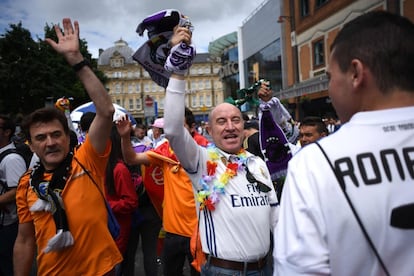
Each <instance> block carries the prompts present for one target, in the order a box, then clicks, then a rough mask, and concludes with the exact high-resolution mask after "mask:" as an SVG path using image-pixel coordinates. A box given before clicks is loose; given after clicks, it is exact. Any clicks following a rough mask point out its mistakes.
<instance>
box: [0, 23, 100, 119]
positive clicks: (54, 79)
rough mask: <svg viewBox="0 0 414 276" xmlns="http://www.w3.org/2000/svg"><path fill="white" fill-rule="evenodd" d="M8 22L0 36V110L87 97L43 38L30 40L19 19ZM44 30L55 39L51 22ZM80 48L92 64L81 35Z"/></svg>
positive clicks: (23, 109) (12, 111)
mask: <svg viewBox="0 0 414 276" xmlns="http://www.w3.org/2000/svg"><path fill="white" fill-rule="evenodd" d="M9 26H10V29H9V30H7V31H6V33H5V34H4V35H3V36H2V37H1V38H0V91H1V94H0V113H6V114H17V113H22V114H23V115H25V114H29V113H30V112H32V111H33V110H35V109H37V108H40V107H43V106H44V105H45V103H46V101H47V99H52V101H53V102H54V101H55V100H56V99H58V98H60V97H62V96H66V97H72V98H74V101H73V102H72V106H78V105H80V104H81V103H85V102H87V101H89V97H88V96H87V93H86V91H85V90H84V88H83V86H82V84H81V82H80V81H79V80H78V78H77V77H76V74H75V73H74V72H73V70H72V68H70V66H68V64H67V62H66V61H65V60H64V58H63V57H62V56H61V55H59V54H57V53H56V52H55V51H54V50H53V49H52V47H50V46H49V45H48V44H47V43H46V42H45V40H44V39H40V38H37V41H34V40H33V39H32V36H31V34H30V32H29V31H28V30H26V29H24V28H22V24H21V22H20V23H19V24H17V25H14V24H10V25H9ZM44 31H45V37H49V38H52V39H54V40H55V41H57V37H56V34H55V31H54V28H53V24H52V25H51V26H49V25H48V24H46V26H45V28H44ZM80 50H81V53H82V54H83V56H84V57H85V58H86V59H89V60H90V61H91V64H92V67H93V68H96V61H95V60H92V58H91V54H90V53H89V52H88V49H87V42H86V41H85V40H84V39H81V40H80ZM95 73H96V74H97V75H98V77H99V78H100V79H101V81H103V82H105V81H106V79H105V77H104V74H103V73H102V72H100V71H97V70H96V69H95Z"/></svg>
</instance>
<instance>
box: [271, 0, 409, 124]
mask: <svg viewBox="0 0 414 276" xmlns="http://www.w3.org/2000/svg"><path fill="white" fill-rule="evenodd" d="M372 10H387V11H390V12H393V13H397V14H401V15H404V16H406V17H408V18H410V19H411V20H414V0H358V1H353V0H341V1H337V0H282V3H281V15H280V16H279V19H278V22H279V23H280V24H281V25H282V26H283V30H282V49H283V55H282V57H283V60H282V64H283V65H284V66H283V71H284V73H285V79H286V82H285V84H286V85H284V86H283V89H281V90H280V91H276V96H277V97H278V98H279V99H281V100H282V101H284V102H285V103H287V104H288V106H289V107H290V109H291V110H294V113H295V115H296V116H295V117H296V118H299V119H300V118H303V117H304V116H308V115H316V116H321V117H326V116H332V115H333V116H336V114H335V110H334V109H333V107H332V104H331V102H330V99H329V96H328V91H327V88H328V79H327V77H326V69H327V65H328V57H329V54H330V45H331V43H332V42H333V40H334V39H335V37H336V34H337V33H338V32H339V30H340V29H341V28H342V26H343V25H344V24H346V23H347V22H349V21H351V20H352V19H354V18H355V17H357V16H359V15H361V14H363V13H366V12H368V11H372Z"/></svg>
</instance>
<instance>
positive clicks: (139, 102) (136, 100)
mask: <svg viewBox="0 0 414 276" xmlns="http://www.w3.org/2000/svg"><path fill="white" fill-rule="evenodd" d="M135 108H136V109H138V110H141V109H142V101H141V99H139V98H138V99H135Z"/></svg>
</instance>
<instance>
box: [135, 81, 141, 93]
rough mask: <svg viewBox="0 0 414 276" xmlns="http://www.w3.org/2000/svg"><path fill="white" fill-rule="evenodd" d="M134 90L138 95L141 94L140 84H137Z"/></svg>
mask: <svg viewBox="0 0 414 276" xmlns="http://www.w3.org/2000/svg"><path fill="white" fill-rule="evenodd" d="M135 90H136V91H137V92H138V93H139V92H141V84H140V83H137V85H136V86H135Z"/></svg>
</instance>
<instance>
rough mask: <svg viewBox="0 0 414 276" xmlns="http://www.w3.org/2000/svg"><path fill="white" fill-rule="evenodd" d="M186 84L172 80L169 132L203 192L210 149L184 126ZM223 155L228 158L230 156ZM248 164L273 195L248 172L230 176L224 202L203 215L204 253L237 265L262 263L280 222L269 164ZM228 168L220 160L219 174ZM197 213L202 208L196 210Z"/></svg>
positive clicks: (256, 161) (256, 159) (167, 120)
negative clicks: (249, 178)
mask: <svg viewBox="0 0 414 276" xmlns="http://www.w3.org/2000/svg"><path fill="white" fill-rule="evenodd" d="M184 91H185V81H179V80H176V79H170V82H169V84H168V87H167V93H166V99H165V102H164V103H165V109H164V112H165V114H164V115H165V116H164V120H165V123H164V131H165V133H166V135H167V138H168V140H169V142H170V145H171V147H172V149H173V150H174V152H175V154H176V155H177V157H178V159H179V160H180V163H181V165H182V166H183V167H184V168H185V169H186V170H187V172H188V173H189V176H190V178H191V180H192V183H193V188H194V192H195V193H196V192H197V190H198V189H199V187H200V186H199V180H200V178H201V177H202V175H203V174H204V175H206V174H207V169H206V161H207V159H208V155H207V149H206V148H204V147H201V146H198V145H197V144H196V142H195V141H194V139H193V138H192V137H191V135H190V133H189V132H188V131H187V130H186V129H185V128H184V103H185V94H184ZM220 155H221V156H223V157H225V158H227V155H228V154H226V153H224V152H222V151H220ZM247 156H248V157H251V159H249V162H248V167H249V170H250V172H251V173H252V174H253V175H254V176H255V177H256V179H258V180H260V181H262V182H263V183H264V184H266V185H267V186H268V187H271V188H272V189H271V191H270V192H268V193H264V192H260V191H259V190H258V189H256V188H254V187H253V186H254V185H252V184H250V183H249V182H248V181H247V178H246V172H245V170H240V171H238V173H237V176H235V177H234V178H231V179H230V181H229V183H228V184H227V185H226V187H225V194H224V195H223V194H220V197H219V198H220V201H219V202H218V203H217V204H216V206H215V207H216V209H215V210H214V211H207V210H206V209H205V211H202V212H201V214H200V225H199V231H200V239H201V242H202V247H203V251H204V252H205V253H207V254H211V255H213V256H215V257H218V258H221V259H226V260H234V261H257V260H258V259H260V258H263V257H264V256H265V255H266V254H267V253H268V251H269V249H270V235H271V232H270V231H271V230H272V229H273V228H274V227H275V225H276V223H277V219H278V214H277V212H278V209H279V208H278V202H277V198H276V192H275V191H274V189H273V185H272V182H271V180H270V174H269V171H268V170H267V167H266V164H265V162H264V161H263V160H262V159H260V158H259V157H252V155H251V154H250V153H247ZM224 169H225V165H224V163H223V162H222V161H221V159H220V160H219V161H218V166H217V169H216V175H217V176H219V175H221V174H222V173H223V171H224ZM197 213H198V210H197Z"/></svg>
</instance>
